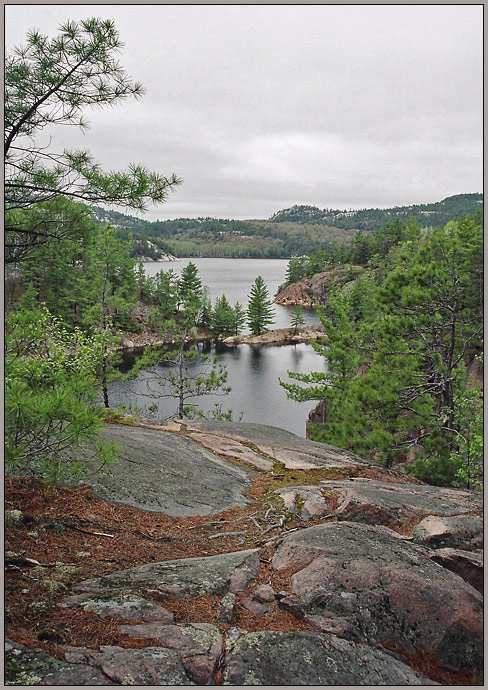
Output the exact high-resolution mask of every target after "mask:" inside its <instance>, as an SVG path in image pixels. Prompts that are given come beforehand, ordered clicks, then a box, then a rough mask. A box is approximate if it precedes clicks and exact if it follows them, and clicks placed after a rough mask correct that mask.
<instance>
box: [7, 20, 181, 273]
mask: <svg viewBox="0 0 488 690" xmlns="http://www.w3.org/2000/svg"><path fill="white" fill-rule="evenodd" d="M121 45H122V44H121V41H120V38H119V34H118V32H117V30H116V29H115V26H114V24H113V22H112V21H110V20H106V21H103V20H101V19H87V20H85V21H81V22H80V23H77V22H74V21H69V22H66V23H65V24H64V25H63V26H61V27H60V35H59V36H57V37H56V38H54V39H52V40H50V39H49V37H47V36H43V35H42V34H40V33H39V32H38V31H36V30H34V31H30V32H29V33H28V35H27V38H26V44H25V46H24V47H21V48H17V49H15V50H14V51H13V52H12V53H8V54H7V56H6V60H5V147H4V148H5V207H6V211H7V213H6V222H5V247H6V261H7V262H17V261H19V260H21V259H23V258H25V257H26V256H29V255H30V254H31V252H32V249H33V248H35V247H37V246H38V245H40V244H44V243H45V242H46V240H47V239H49V238H54V237H55V238H58V239H61V238H63V237H67V236H70V235H71V234H72V232H73V229H76V226H75V225H73V223H72V222H71V218H70V216H69V214H59V213H53V211H52V209H51V207H50V204H51V202H52V200H53V199H56V198H57V197H59V196H68V197H70V198H73V199H81V200H83V201H86V202H88V203H100V202H102V203H103V202H105V203H108V204H116V205H119V206H126V207H128V208H137V209H140V210H144V208H145V205H146V203H147V201H153V202H163V201H164V200H165V199H166V197H167V194H168V192H169V190H171V189H172V188H174V187H175V185H177V184H179V182H180V180H179V179H178V178H176V177H175V176H174V175H172V176H170V177H164V176H162V175H159V174H156V173H152V172H149V171H147V170H146V169H145V168H144V167H143V166H141V165H131V166H130V168H129V170H128V171H124V172H109V173H104V172H102V170H101V169H100V166H99V165H98V164H97V163H95V162H94V160H93V158H92V156H91V155H90V154H89V153H88V152H87V151H68V150H65V151H63V152H62V153H60V152H56V151H52V150H46V147H45V143H44V142H43V141H42V140H41V138H40V137H39V134H42V132H43V131H45V129H46V128H47V127H49V126H52V125H55V124H63V125H74V126H77V127H81V128H82V129H83V128H86V126H87V123H86V121H85V120H84V118H83V114H82V112H83V110H84V109H85V108H87V107H94V106H97V107H100V106H103V105H113V104H116V103H118V102H120V101H124V100H125V99H127V98H129V97H131V96H134V97H136V98H138V97H140V96H141V95H142V93H143V88H142V85H141V84H139V83H137V82H132V81H131V80H130V78H129V77H128V76H127V74H126V73H125V71H124V70H123V69H122V67H121V66H120V65H119V63H118V62H117V60H116V55H117V52H118V51H119V49H120V47H121ZM19 209H24V210H25V211H26V212H25V213H24V214H23V215H21V216H20V215H19V214H18V213H17V211H18V210H19ZM75 231H76V230H75Z"/></svg>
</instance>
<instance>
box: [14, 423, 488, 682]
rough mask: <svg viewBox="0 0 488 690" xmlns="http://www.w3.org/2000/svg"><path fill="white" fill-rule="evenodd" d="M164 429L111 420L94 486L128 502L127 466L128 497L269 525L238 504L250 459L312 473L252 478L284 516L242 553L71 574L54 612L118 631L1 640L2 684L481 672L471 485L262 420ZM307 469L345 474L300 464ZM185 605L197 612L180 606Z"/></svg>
mask: <svg viewBox="0 0 488 690" xmlns="http://www.w3.org/2000/svg"><path fill="white" fill-rule="evenodd" d="M170 428H171V431H172V432H173V433H164V432H162V431H157V430H155V429H153V430H147V429H133V428H128V427H110V428H109V429H108V431H107V435H108V436H109V437H111V438H116V439H118V440H119V442H121V443H123V444H125V445H124V447H123V453H122V457H123V458H124V459H123V461H122V462H123V463H124V464H122V469H121V470H120V474H115V473H114V474H113V475H104V479H103V481H102V482H100V483H99V484H98V485H97V486H98V489H97V490H100V491H102V489H101V488H100V487H105V488H104V489H103V490H104V491H106V493H107V496H108V497H109V500H111V501H116V500H119V501H121V500H122V498H127V502H128V501H129V500H132V494H133V492H132V491H131V492H130V496H129V493H128V494H127V495H126V493H124V492H125V491H126V487H127V485H130V484H131V483H132V482H133V481H136V482H138V489H137V490H138V492H139V494H138V496H139V497H141V499H140V500H141V503H143V502H144V501H146V502H147V505H149V506H151V507H150V508H149V509H150V510H157V508H156V506H157V505H159V506H160V507H159V511H160V512H167V514H173V513H170V512H168V511H171V510H174V511H175V514H176V515H180V514H183V515H186V514H190V515H193V514H201V515H205V514H206V515H213V513H215V512H218V511H219V510H224V507H220V506H225V507H227V506H228V505H245V503H246V500H249V501H251V500H254V501H255V503H253V504H251V505H252V508H251V507H249V508H248V513H249V514H248V513H245V514H246V515H248V519H249V518H251V517H252V516H253V515H256V514H258V516H259V518H260V520H261V522H263V523H265V521H266V517H265V511H264V510H262V513H253V512H251V511H254V510H255V508H254V506H256V505H257V504H258V502H259V500H256V499H255V498H254V499H252V498H249V499H247V498H246V496H245V491H247V488H248V487H249V486H250V479H251V477H252V476H253V475H255V474H256V472H268V471H270V470H275V469H276V464H277V463H278V464H279V472H281V473H282V475H281V476H285V475H286V472H284V470H283V468H285V469H292V470H297V469H301V470H303V471H304V473H303V474H299V473H298V472H294V473H293V474H292V473H288V475H289V477H290V476H293V482H298V481H300V477H305V478H306V479H307V480H308V478H309V477H310V484H309V485H298V484H297V485H296V486H295V485H294V486H285V487H284V488H281V489H278V490H276V491H274V489H275V486H276V484H275V483H274V480H275V479H276V476H277V473H276V472H274V473H273V478H272V481H268V479H269V478H266V477H265V480H266V481H268V484H267V485H268V486H271V488H270V489H268V490H267V491H268V493H267V494H266V495H265V497H264V498H265V499H266V501H268V499H270V498H271V499H274V501H276V500H279V499H277V495H278V496H280V497H281V498H282V499H283V502H284V504H285V508H287V509H288V511H290V512H287V511H284V512H286V513H287V515H288V518H289V517H290V515H292V514H293V513H294V514H295V515H294V517H293V520H294V521H293V522H292V524H293V526H292V527H290V524H289V523H287V522H285V524H284V526H283V527H282V530H283V531H282V533H281V532H280V533H278V534H277V535H276V536H275V537H273V538H272V539H270V540H269V541H267V542H265V541H264V539H262V536H261V535H264V534H265V533H267V532H268V530H267V529H264V531H260V532H259V538H256V540H255V541H252V543H248V542H247V539H246V546H247V547H248V548H246V549H245V550H242V551H232V552H230V553H221V554H218V555H212V556H202V557H194V558H179V559H172V560H166V561H160V562H151V563H146V564H145V565H139V566H137V567H132V568H126V569H124V570H118V571H115V572H111V573H108V574H105V575H103V576H100V577H93V578H91V579H88V580H85V581H84V582H81V583H79V584H77V585H76V586H74V587H72V590H71V591H67V592H65V593H64V594H63V597H64V598H63V599H61V600H60V601H57V606H59V607H60V608H62V609H64V610H63V611H60V612H59V611H56V613H58V612H59V613H62V614H63V616H65V615H66V609H68V610H69V609H81V610H83V611H84V612H89V613H91V614H93V615H95V616H98V617H99V618H100V619H104V622H105V624H106V619H109V622H110V625H111V626H112V625H113V626H115V627H116V629H117V631H118V634H120V636H121V637H122V640H120V639H119V638H117V645H119V644H120V645H121V646H115V645H113V646H100V647H98V648H94V649H88V648H87V647H81V646H79V647H64V648H62V647H58V652H59V655H60V656H62V657H63V658H59V659H58V658H56V659H55V658H53V657H51V656H49V655H48V654H47V653H46V652H45V651H43V650H39V649H34V648H27V647H23V646H22V645H19V644H15V643H10V642H7V645H6V669H7V675H8V680H9V682H11V683H13V684H18V685H68V686H70V685H71V686H83V685H88V686H97V685H141V686H146V685H149V686H160V685H200V686H205V685H218V684H224V685H267V686H275V685H276V686H278V685H311V686H313V685H325V686H326V685H333V686H340V685H346V686H347V685H370V686H376V685H378V686H379V685H400V686H405V685H433V684H436V683H435V682H434V680H433V679H435V680H442V678H443V677H444V676H443V675H442V674H443V673H448V674H450V673H451V672H452V673H458V672H459V674H463V673H467V674H468V676H467V677H471V678H472V677H473V676H472V674H473V672H475V673H478V674H479V675H480V674H481V671H482V642H483V639H482V635H483V619H482V595H481V592H482V589H483V583H482V568H483V561H482V554H481V548H482V522H481V520H482V519H481V516H480V513H481V509H482V503H481V500H480V498H479V497H478V496H476V495H475V494H472V493H471V492H466V491H458V490H451V489H440V488H436V487H429V486H425V485H423V484H420V483H415V481H414V480H407V479H406V478H402V477H400V476H399V475H398V473H396V474H395V473H392V472H389V471H387V470H380V469H379V468H378V466H376V465H374V464H373V463H369V462H366V461H364V460H362V459H361V458H359V457H357V456H355V455H353V454H352V453H348V452H347V451H342V450H339V449H337V448H333V447H332V446H325V445H322V444H318V443H313V442H309V441H306V440H305V439H301V438H299V437H296V436H294V435H293V434H290V433H288V432H286V431H283V430H280V429H274V428H271V427H265V426H261V425H254V424H237V423H235V424H234V423H222V422H220V423H219V422H185V423H183V422H181V421H180V422H175V423H173V424H172V425H171V427H170ZM182 433H185V434H187V437H183V436H181V435H178V434H182ZM126 440H127V443H125V442H126ZM202 446H203V447H204V448H202ZM209 451H211V452H209ZM219 456H220V457H219ZM229 459H231V460H232V459H235V460H239V461H240V463H241V464H242V465H248V466H249V467H253V468H254V470H251V469H249V470H245V469H243V468H242V467H241V466H236V464H234V463H233V462H231V461H230V460H229ZM180 463H182V468H180V466H179V464H180ZM185 463H186V465H185ZM131 467H132V468H134V467H135V471H134V470H133V469H132V471H131V470H130V468H131ZM185 467H186V468H187V469H184V468H185ZM190 468H191V471H190ZM317 468H319V469H323V468H326V469H328V468H331V469H332V470H334V472H336V475H335V476H350V477H351V479H348V480H343V479H341V480H339V479H335V480H330V479H327V480H322V481H318V479H317V477H318V476H321V477H322V476H327V477H328V476H330V474H329V472H320V473H317V472H316V471H315V472H310V473H309V474H306V471H307V470H310V469H311V470H317ZM146 471H147V476H146ZM124 472H125V474H124ZM207 472H208V473H209V476H208V477H207V476H206V473H207ZM355 473H356V474H362V475H367V476H368V477H370V478H368V479H366V478H365V477H364V476H362V477H358V476H355ZM378 476H379V477H380V479H376V478H373V477H378ZM106 477H109V479H106ZM260 479H261V478H260ZM109 480H110V481H109ZM97 481H98V480H97ZM280 481H281V480H280ZM287 481H288V482H290V481H291V479H289V478H288V479H287ZM313 482H315V483H313ZM117 483H118V484H119V485H120V486H119V485H118V484H117ZM212 483H213V484H212ZM185 484H186V485H187V486H185ZM211 484H212V485H211ZM145 491H147V494H148V495H147V496H145V495H144V492H145ZM151 492H152V493H151ZM193 499H194V500H195V505H193V504H192V500H193ZM266 505H267V504H266ZM187 510H190V511H191V510H195V513H193V512H189V513H187V512H186V511H187ZM180 511H183V512H180ZM280 511H282V508H281V506H280ZM241 518H242V516H241V515H239V517H237V518H236V519H238V520H240V519H241ZM288 518H287V520H288ZM213 519H214V518H212V520H213ZM220 519H221V518H219V519H218V520H220ZM222 519H223V520H224V523H225V520H226V519H227V516H226V517H225V518H222ZM312 521H313V522H314V524H312V526H310V523H311V522H312ZM181 522H183V521H181ZM180 524H181V523H180ZM216 524H220V523H218V521H217V523H216ZM258 528H259V530H260V529H261V525H260V524H259V522H258ZM187 534H188V533H187ZM247 534H249V532H248V533H247ZM268 536H269V535H268ZM266 539H268V537H266ZM243 543H244V541H243ZM251 547H252V548H251ZM235 548H237V547H235ZM202 601H205V602H207V604H206V606H207V607H208V608H207V609H202V608H199V606H200V604H201V602H202ZM209 602H210V603H209ZM172 608H173V609H174V612H173V610H172ZM182 610H184V611H185V612H186V611H193V612H196V613H194V614H188V615H187V614H186V613H185V616H186V617H183V618H179V617H178V616H179V615H181V611H182ZM202 610H205V613H204V614H202ZM202 618H203V620H202ZM283 620H285V621H286V623H285V624H283ZM276 621H280V624H281V625H280V626H278V625H277V623H276ZM290 621H291V623H290ZM98 623H99V624H100V623H101V621H98ZM237 626H239V627H237ZM295 626H296V628H299V629H298V630H297V629H296V628H295ZM278 627H280V629H279V630H278V629H276V628H278ZM285 627H287V630H286V631H285V630H284V629H283V628H285ZM244 628H247V629H244ZM112 639H113V638H112ZM144 645H147V646H144ZM421 672H427V673H428V675H429V676H431V678H428V677H426V676H425V675H422V673H421ZM463 677H464V676H463ZM443 684H455V683H451V682H447V683H444V682H443Z"/></svg>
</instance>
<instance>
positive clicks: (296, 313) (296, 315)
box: [290, 304, 305, 335]
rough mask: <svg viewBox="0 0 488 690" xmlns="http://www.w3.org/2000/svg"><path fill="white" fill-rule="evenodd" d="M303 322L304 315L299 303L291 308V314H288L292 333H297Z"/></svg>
mask: <svg viewBox="0 0 488 690" xmlns="http://www.w3.org/2000/svg"><path fill="white" fill-rule="evenodd" d="M304 323H305V317H304V316H303V314H302V307H301V305H299V304H298V305H297V306H296V307H294V308H293V309H292V312H291V315H290V325H291V327H292V328H293V329H294V331H293V334H294V335H296V334H297V330H298V329H299V328H300V326H303V324H304Z"/></svg>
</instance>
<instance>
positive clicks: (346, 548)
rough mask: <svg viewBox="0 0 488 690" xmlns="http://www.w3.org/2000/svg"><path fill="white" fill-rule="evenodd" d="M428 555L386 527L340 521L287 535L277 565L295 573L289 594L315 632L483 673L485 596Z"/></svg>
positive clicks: (275, 564)
mask: <svg viewBox="0 0 488 690" xmlns="http://www.w3.org/2000/svg"><path fill="white" fill-rule="evenodd" d="M429 555H430V554H429V551H428V550H427V549H425V548H423V547H420V546H418V545H415V544H412V543H409V542H408V541H405V540H404V539H403V538H402V537H401V536H399V535H397V534H396V533H394V532H392V531H391V530H389V529H388V528H385V527H373V526H369V525H368V526H366V525H360V524H355V523H351V522H341V523H326V524H321V525H316V526H314V527H309V528H306V529H303V530H300V531H297V532H293V533H292V534H289V535H287V536H286V537H285V538H284V539H283V542H282V543H281V545H280V546H279V548H278V549H277V551H276V553H275V555H274V557H273V560H272V564H273V569H274V570H275V571H277V572H279V571H283V570H285V569H287V568H293V569H295V570H296V571H297V572H296V573H295V574H294V575H293V576H292V577H291V581H290V584H291V592H292V594H294V595H296V597H298V598H299V611H300V613H301V616H302V617H303V618H304V620H305V621H309V622H310V623H311V624H312V625H314V627H316V628H317V629H319V630H322V631H327V630H332V631H334V632H336V634H338V635H340V636H341V637H345V638H346V639H350V640H356V641H361V642H365V643H373V644H381V643H382V642H388V643H389V644H394V645H395V646H396V647H397V648H399V649H400V650H403V651H404V652H405V653H406V654H409V655H413V654H418V653H419V652H425V653H429V654H432V655H433V656H434V657H435V658H437V659H440V660H442V661H443V662H444V663H447V664H450V665H452V666H454V667H457V668H462V667H465V666H468V667H471V668H475V669H478V670H480V669H481V667H482V635H483V619H482V597H481V595H480V593H479V592H478V591H477V590H476V589H474V588H473V587H472V586H471V585H469V584H468V583H466V582H465V581H464V580H462V579H461V578H460V577H458V576H457V575H455V574H454V573H452V572H450V571H449V570H447V569H446V568H443V567H440V566H439V565H438V564H437V563H435V562H434V561H433V560H431V558H430V557H429ZM300 600H301V602H300Z"/></svg>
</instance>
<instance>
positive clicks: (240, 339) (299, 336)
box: [223, 326, 325, 346]
mask: <svg viewBox="0 0 488 690" xmlns="http://www.w3.org/2000/svg"><path fill="white" fill-rule="evenodd" d="M324 335H325V331H324V328H323V326H301V327H300V328H298V329H297V331H296V332H295V330H294V329H293V328H277V329H275V330H273V331H267V332H266V333H261V334H260V335H232V336H229V337H228V338H225V339H224V341H223V342H224V343H225V345H231V346H232V345H242V344H243V343H245V344H246V345H293V344H294V343H307V342H310V341H311V340H318V339H319V338H323V337H324Z"/></svg>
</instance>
